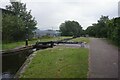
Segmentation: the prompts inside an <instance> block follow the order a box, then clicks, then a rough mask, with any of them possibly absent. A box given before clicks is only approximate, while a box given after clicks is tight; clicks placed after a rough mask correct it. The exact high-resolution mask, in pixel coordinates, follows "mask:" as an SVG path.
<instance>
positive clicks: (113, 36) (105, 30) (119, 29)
mask: <svg viewBox="0 0 120 80" xmlns="http://www.w3.org/2000/svg"><path fill="white" fill-rule="evenodd" d="M85 33H86V34H88V35H89V36H92V37H98V38H107V39H109V40H111V41H112V42H113V43H115V44H116V45H118V46H120V17H116V18H113V19H109V17H108V16H101V18H100V19H99V20H98V22H97V23H95V24H92V26H89V27H88V28H87V29H86V30H85Z"/></svg>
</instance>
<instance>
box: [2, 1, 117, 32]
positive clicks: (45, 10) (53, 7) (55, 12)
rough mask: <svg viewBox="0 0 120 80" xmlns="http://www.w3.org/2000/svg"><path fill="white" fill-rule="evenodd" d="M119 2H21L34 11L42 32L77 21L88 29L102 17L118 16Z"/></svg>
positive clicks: (8, 2)
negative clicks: (69, 21) (66, 22)
mask: <svg viewBox="0 0 120 80" xmlns="http://www.w3.org/2000/svg"><path fill="white" fill-rule="evenodd" d="M118 1H119V0H21V2H23V3H26V5H27V9H28V10H32V15H33V16H34V17H35V18H36V20H37V22H38V24H37V27H38V28H39V29H41V30H46V29H52V28H53V29H59V26H60V24H61V23H63V22H64V21H66V20H75V21H78V22H79V23H80V25H81V26H82V27H83V29H86V28H87V27H88V26H90V25H92V23H96V22H97V20H98V19H99V18H100V16H101V15H105V16H107V15H108V16H109V17H110V18H113V17H117V16H118ZM7 4H10V1H9V0H0V8H5V5H7Z"/></svg>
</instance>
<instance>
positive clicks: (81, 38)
mask: <svg viewBox="0 0 120 80" xmlns="http://www.w3.org/2000/svg"><path fill="white" fill-rule="evenodd" d="M70 41H73V42H86V43H89V42H90V40H89V38H86V37H79V38H75V39H72V40H70Z"/></svg>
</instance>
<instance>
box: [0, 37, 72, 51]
mask: <svg viewBox="0 0 120 80" xmlns="http://www.w3.org/2000/svg"><path fill="white" fill-rule="evenodd" d="M64 38H70V37H64V36H63V37H42V38H39V39H34V40H29V41H28V44H29V45H32V44H35V43H36V42H37V41H39V42H47V41H57V40H61V39H64ZM21 46H25V41H19V42H12V43H3V44H2V50H9V49H13V48H16V47H21Z"/></svg>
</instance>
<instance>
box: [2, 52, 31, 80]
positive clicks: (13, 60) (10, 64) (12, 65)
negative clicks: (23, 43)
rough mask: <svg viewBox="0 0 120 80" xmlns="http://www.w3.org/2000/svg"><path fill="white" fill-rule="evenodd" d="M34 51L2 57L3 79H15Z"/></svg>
mask: <svg viewBox="0 0 120 80" xmlns="http://www.w3.org/2000/svg"><path fill="white" fill-rule="evenodd" d="M32 52H33V51H32V50H24V51H20V52H17V53H10V54H7V55H4V54H3V55H2V78H13V77H14V75H15V74H16V72H17V71H18V70H19V68H20V67H21V66H22V64H23V63H24V61H25V60H26V59H27V57H28V56H29V55H30V54H31V53H32Z"/></svg>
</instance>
